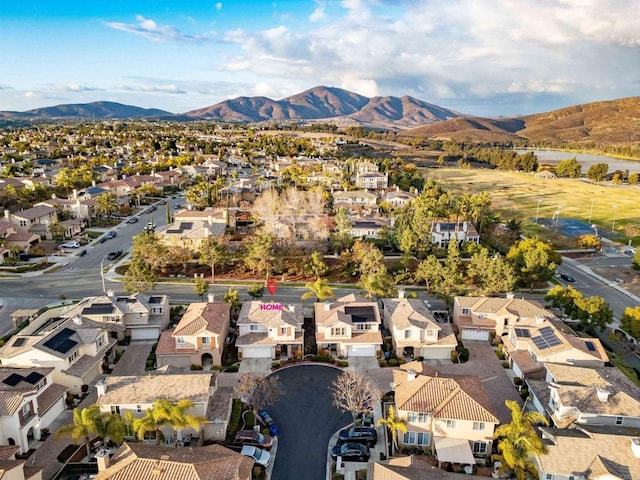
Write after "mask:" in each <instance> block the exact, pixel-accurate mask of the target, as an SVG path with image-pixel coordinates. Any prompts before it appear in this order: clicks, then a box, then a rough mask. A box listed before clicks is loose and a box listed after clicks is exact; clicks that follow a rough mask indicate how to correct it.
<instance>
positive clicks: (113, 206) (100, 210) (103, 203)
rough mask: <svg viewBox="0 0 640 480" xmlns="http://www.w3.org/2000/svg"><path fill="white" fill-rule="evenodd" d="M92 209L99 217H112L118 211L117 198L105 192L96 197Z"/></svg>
mask: <svg viewBox="0 0 640 480" xmlns="http://www.w3.org/2000/svg"><path fill="white" fill-rule="evenodd" d="M93 208H94V209H95V211H96V213H97V214H98V215H101V216H109V215H113V214H114V213H116V212H117V211H118V198H117V197H116V194H115V193H111V192H105V193H102V194H100V195H98V196H97V197H96V203H95V204H94V206H93Z"/></svg>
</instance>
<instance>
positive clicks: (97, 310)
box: [82, 303, 115, 315]
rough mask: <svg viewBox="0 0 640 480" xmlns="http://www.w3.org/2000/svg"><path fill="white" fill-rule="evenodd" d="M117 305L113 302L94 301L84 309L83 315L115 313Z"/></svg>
mask: <svg viewBox="0 0 640 480" xmlns="http://www.w3.org/2000/svg"><path fill="white" fill-rule="evenodd" d="M114 310H115V307H114V306H113V304H112V303H94V304H93V305H91V306H90V307H86V308H84V309H83V310H82V314H83V315H104V314H107V313H113V311H114Z"/></svg>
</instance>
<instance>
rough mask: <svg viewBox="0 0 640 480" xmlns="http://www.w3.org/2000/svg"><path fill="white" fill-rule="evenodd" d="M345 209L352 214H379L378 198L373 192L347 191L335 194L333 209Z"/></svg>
mask: <svg viewBox="0 0 640 480" xmlns="http://www.w3.org/2000/svg"><path fill="white" fill-rule="evenodd" d="M340 208H345V209H346V210H347V211H348V212H349V213H351V214H358V213H364V214H373V213H377V212H378V196H377V195H375V194H374V193H371V192H364V191H347V192H335V193H334V194H333V209H334V211H336V212H337V211H338V210H339V209H340Z"/></svg>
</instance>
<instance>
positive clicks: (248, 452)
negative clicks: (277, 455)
mask: <svg viewBox="0 0 640 480" xmlns="http://www.w3.org/2000/svg"><path fill="white" fill-rule="evenodd" d="M240 453H241V454H242V455H245V456H247V457H250V458H253V461H254V462H256V463H257V464H258V465H262V466H263V467H266V466H267V465H269V461H270V460H271V454H270V453H269V452H267V451H266V450H263V449H261V448H258V447H253V446H251V445H245V446H244V447H242V450H240Z"/></svg>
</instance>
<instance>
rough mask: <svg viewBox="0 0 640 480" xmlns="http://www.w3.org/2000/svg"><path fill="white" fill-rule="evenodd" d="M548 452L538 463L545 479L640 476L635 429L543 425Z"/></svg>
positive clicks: (628, 478)
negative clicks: (550, 426)
mask: <svg viewBox="0 0 640 480" xmlns="http://www.w3.org/2000/svg"><path fill="white" fill-rule="evenodd" d="M540 431H541V433H542V440H543V441H544V443H545V445H546V447H547V452H546V453H544V454H541V455H537V456H536V457H535V459H534V464H535V465H536V467H537V469H538V475H539V476H538V478H540V479H541V480H565V479H567V480H568V479H573V480H587V479H601V480H605V479H606V480H635V479H636V478H640V437H638V433H637V430H635V429H631V430H629V429H611V427H595V426H591V425H589V426H586V425H585V426H580V427H577V428H569V429H558V428H549V427H544V426H543V427H540Z"/></svg>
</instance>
